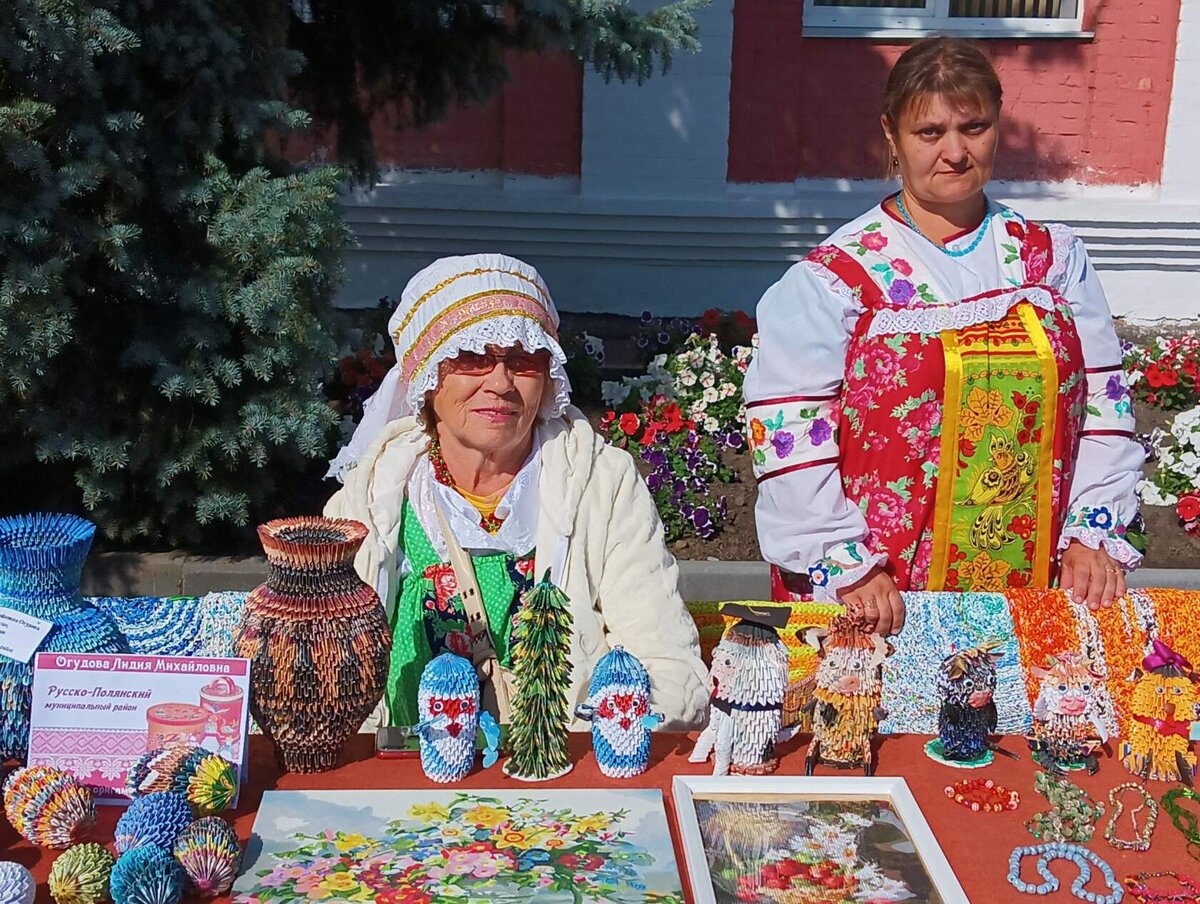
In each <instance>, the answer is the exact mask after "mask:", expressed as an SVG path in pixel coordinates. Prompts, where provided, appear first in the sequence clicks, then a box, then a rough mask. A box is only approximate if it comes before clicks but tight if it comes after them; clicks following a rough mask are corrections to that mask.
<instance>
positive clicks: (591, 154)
mask: <svg viewBox="0 0 1200 904" xmlns="http://www.w3.org/2000/svg"><path fill="white" fill-rule="evenodd" d="M633 5H634V6H642V7H647V8H651V7H657V6H659V5H661V4H660V2H659V0H640V2H637V3H634V4H633ZM696 22H697V25H698V26H699V29H700V32H699V33H700V35H701V43H702V48H701V50H700V52H699V53H696V54H690V53H680V54H676V55H675V58H674V60H673V62H672V64H671V68H670V70H669V71H668V72H667V74H666V75H665V76H663V75H659V74H656V75H654V76H653V77H652V78H651V79H649V80H648V81H647V82H645V83H644V84H642V85H638V84H637V83H635V82H626V83H621V82H618V81H616V80H614V81H611V82H605V81H604V79H603V78H601V77H600V76H599V75H597V74H596V73H595V72H594V71H592V70H590V69H589V70H585V74H584V78H583V146H582V160H581V165H580V190H581V191H582V192H583V193H584V194H587V195H596V196H604V197H643V198H644V197H672V198H687V197H695V196H702V195H706V194H713V193H720V192H721V191H723V190H724V188H725V176H726V172H727V170H728V166H729V79H730V74H731V72H732V68H733V0H711V2H710V3H709V4H708V5H707V6H705V7H703V8H701V9H700V10H698V11H697V13H696Z"/></svg>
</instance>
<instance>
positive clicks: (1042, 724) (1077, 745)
mask: <svg viewBox="0 0 1200 904" xmlns="http://www.w3.org/2000/svg"><path fill="white" fill-rule="evenodd" d="M1046 663H1047V664H1046V667H1045V668H1034V669H1033V674H1034V675H1035V676H1036V677H1037V678H1038V679H1040V681H1041V686H1040V688H1039V690H1038V697H1037V700H1036V702H1035V703H1034V705H1033V735H1032V737H1030V739H1029V746H1030V748H1031V749H1032V750H1033V758H1034V760H1035V761H1036V762H1037V763H1038V764H1039V765H1040V766H1042V767H1043V768H1045V769H1049V770H1051V771H1052V772H1065V771H1067V770H1069V769H1084V768H1086V769H1087V770H1088V772H1089V773H1095V772H1096V771H1097V770H1098V769H1099V768H1100V761H1099V759H1098V758H1097V756H1096V752H1097V751H1098V750H1099V749H1100V747H1101V746H1102V745H1103V744H1104V742H1105V741H1107V740H1108V730H1107V728H1106V727H1105V726H1104V724H1103V723H1102V722H1101V719H1100V714H1099V708H1098V706H1097V699H1098V695H1099V693H1100V691H1101V687H1102V685H1101V683H1100V682H1101V676H1100V675H1099V674H1098V673H1097V672H1096V671H1095V670H1094V669H1092V667H1091V666H1090V665H1089V664H1088V663H1086V662H1085V661H1084V659H1083V657H1082V656H1080V655H1079V654H1078V653H1074V652H1070V651H1068V652H1065V653H1059V654H1058V655H1057V656H1051V657H1049V658H1048V659H1047V660H1046Z"/></svg>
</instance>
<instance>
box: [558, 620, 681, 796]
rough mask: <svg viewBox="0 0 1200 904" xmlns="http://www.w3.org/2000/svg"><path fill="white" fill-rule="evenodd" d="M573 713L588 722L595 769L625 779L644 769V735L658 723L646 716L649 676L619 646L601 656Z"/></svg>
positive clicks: (647, 740)
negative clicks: (585, 699)
mask: <svg viewBox="0 0 1200 904" xmlns="http://www.w3.org/2000/svg"><path fill="white" fill-rule="evenodd" d="M575 714H576V715H578V716H579V717H580V718H581V719H588V720H590V721H591V723H592V746H593V747H594V748H595V751H596V762H597V763H598V764H599V766H600V771H601V772H602V773H604V774H605V775H607V776H609V777H610V778H630V777H632V776H634V775H640V774H641V773H643V772H645V771H646V766H647V764H648V763H649V761H650V731H651V729H652V728H653V727H654V726H655V725H657V724H658V723H659V722H661V721H662V718H663V717H662V715H661V714H660V713H652V712H650V676H649V675H647V674H646V668H645V666H643V665H642V664H641V663H640V662H639V661H638V660H637V658H636V657H635V656H633V655H632V654H631V653H628V652H626V651H625V648H624V647H622V646H620V645H619V644H618V645H617V646H615V647H613V648H612V649H611V650H610V651H609V652H607V653H605V654H604V656H603V657H601V659H600V661H599V662H598V663H596V670H595V671H594V672H593V673H592V680H591V683H590V684H589V685H588V697H587V702H585V703H581V704H579V706H577V707H576V708H575Z"/></svg>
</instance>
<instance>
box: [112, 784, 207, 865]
mask: <svg viewBox="0 0 1200 904" xmlns="http://www.w3.org/2000/svg"><path fill="white" fill-rule="evenodd" d="M192 818H193V817H192V805H191V804H189V803H188V799H187V797H186V796H185V795H183V794H179V793H177V792H174V791H155V792H154V793H152V794H147V795H146V796H145V797H139V798H138V799H137V800H135V801H134V802H133V803H132V804H130V805H129V808H128V809H127V810H126V811H125V812H124V813H122V814H121V818H120V819H118V820H117V829H116V835H115V838H114V841H113V846H114V847H115V848H116V849H117V853H118V854H124V853H125V852H126V851H131V850H135V849H137V848H140V847H156V848H160V849H161V850H164V851H167V852H168V853H170V852H171V851H172V850H173V849H174V847H175V839H177V838H178V837H179V833H180V832H182V831H183V830H184V829H186V828H187V827H188V825H189V824H190V823H191V821H192Z"/></svg>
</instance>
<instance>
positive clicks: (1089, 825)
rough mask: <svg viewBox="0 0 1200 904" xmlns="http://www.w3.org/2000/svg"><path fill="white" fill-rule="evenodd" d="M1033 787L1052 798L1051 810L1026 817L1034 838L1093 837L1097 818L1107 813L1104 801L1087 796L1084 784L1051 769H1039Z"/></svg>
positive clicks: (1070, 839)
mask: <svg viewBox="0 0 1200 904" xmlns="http://www.w3.org/2000/svg"><path fill="white" fill-rule="evenodd" d="M1033 787H1034V788H1035V789H1037V792H1038V793H1039V794H1042V795H1044V796H1045V798H1046V800H1048V801H1050V810H1049V811H1047V812H1044V813H1036V814H1034V815H1033V816H1032V817H1031V818H1030V819H1028V820H1026V822H1025V828H1026V829H1027V830H1028V831H1029V834H1030V835H1032V836H1033V837H1034V838H1044V839H1046V840H1047V841H1091V840H1092V835H1094V834H1095V832H1096V820H1098V819H1099V818H1100V817H1101V816H1103V815H1104V805H1103V804H1101V803H1097V802H1096V801H1094V800H1092V799H1091V798H1090V797H1088V795H1087V792H1086V791H1084V790H1083V789H1082V788H1080V787H1078V786H1076V785H1073V784H1071V783H1070V782H1069V781H1067V780H1066V779H1065V778H1058V777H1057V776H1054V775H1051V774H1050V773H1049V772H1039V773H1038V774H1037V776H1036V777H1035V778H1034V780H1033Z"/></svg>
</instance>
